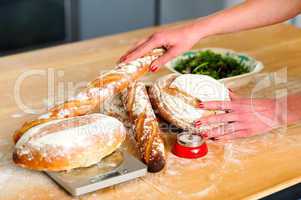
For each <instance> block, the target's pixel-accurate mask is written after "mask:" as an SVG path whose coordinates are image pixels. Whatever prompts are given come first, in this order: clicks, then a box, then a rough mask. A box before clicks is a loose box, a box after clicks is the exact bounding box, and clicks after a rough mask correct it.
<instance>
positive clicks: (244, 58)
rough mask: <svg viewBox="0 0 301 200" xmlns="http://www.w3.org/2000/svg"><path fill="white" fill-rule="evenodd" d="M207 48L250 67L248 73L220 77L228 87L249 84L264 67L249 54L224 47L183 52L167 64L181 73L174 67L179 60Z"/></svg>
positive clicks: (172, 69) (170, 68) (173, 70)
mask: <svg viewBox="0 0 301 200" xmlns="http://www.w3.org/2000/svg"><path fill="white" fill-rule="evenodd" d="M205 50H211V51H213V52H215V53H219V54H221V55H225V56H230V57H232V58H234V59H236V60H237V61H239V62H241V63H243V64H245V66H246V67H248V69H249V71H250V72H248V73H244V74H241V75H237V76H232V77H228V78H222V79H219V81H220V82H222V83H224V84H225V85H226V86H227V87H228V88H236V87H241V86H243V85H246V84H248V83H249V82H250V81H251V80H252V77H253V76H254V75H255V74H257V73H259V72H260V71H262V70H263V68H264V66H263V64H262V62H260V61H258V60H256V59H255V58H253V57H251V56H249V55H247V54H244V53H239V52H236V51H233V50H231V49H223V48H202V49H196V50H191V51H187V52H185V53H184V54H182V55H180V56H178V57H176V58H174V59H173V60H171V61H169V62H168V63H166V64H165V66H166V67H167V68H168V69H169V70H171V71H172V72H175V73H177V74H181V73H180V72H178V71H176V70H175V69H174V67H175V64H176V63H177V62H178V61H179V60H182V59H187V58H190V57H192V56H194V55H195V53H196V52H200V51H205Z"/></svg>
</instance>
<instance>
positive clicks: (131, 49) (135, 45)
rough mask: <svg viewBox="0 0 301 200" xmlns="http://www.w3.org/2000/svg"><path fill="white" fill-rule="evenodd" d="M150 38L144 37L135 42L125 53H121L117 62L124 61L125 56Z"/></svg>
mask: <svg viewBox="0 0 301 200" xmlns="http://www.w3.org/2000/svg"><path fill="white" fill-rule="evenodd" d="M149 39H150V37H147V38H144V39H142V40H140V41H138V42H136V43H135V44H134V45H133V46H132V47H131V48H130V49H129V50H128V51H127V52H126V53H125V54H123V55H122V56H121V57H120V59H119V61H118V62H119V63H120V62H124V61H125V60H126V58H127V56H128V55H129V54H130V53H132V52H133V51H135V50H136V49H137V48H138V47H139V46H141V45H142V44H143V43H145V42H147V41H148V40H149Z"/></svg>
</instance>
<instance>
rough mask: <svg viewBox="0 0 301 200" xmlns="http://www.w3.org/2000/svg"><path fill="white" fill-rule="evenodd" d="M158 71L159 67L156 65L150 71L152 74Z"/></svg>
mask: <svg viewBox="0 0 301 200" xmlns="http://www.w3.org/2000/svg"><path fill="white" fill-rule="evenodd" d="M157 69H158V66H156V65H153V66H151V68H150V70H151V71H152V72H155V71H157Z"/></svg>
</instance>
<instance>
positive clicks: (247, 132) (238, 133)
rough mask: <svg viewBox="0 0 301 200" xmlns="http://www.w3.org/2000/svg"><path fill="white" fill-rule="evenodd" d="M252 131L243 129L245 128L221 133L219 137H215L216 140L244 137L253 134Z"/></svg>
mask: <svg viewBox="0 0 301 200" xmlns="http://www.w3.org/2000/svg"><path fill="white" fill-rule="evenodd" d="M253 135H254V133H253V132H252V131H251V130H248V129H245V130H239V131H236V132H233V133H230V134H226V135H222V136H220V137H216V138H215V139H217V140H232V139H236V138H245V137H250V136H253Z"/></svg>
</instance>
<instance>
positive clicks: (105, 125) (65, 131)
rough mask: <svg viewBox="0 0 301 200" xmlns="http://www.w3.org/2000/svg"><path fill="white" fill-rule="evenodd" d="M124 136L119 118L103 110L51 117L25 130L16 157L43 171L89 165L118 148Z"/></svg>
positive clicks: (27, 165)
mask: <svg viewBox="0 0 301 200" xmlns="http://www.w3.org/2000/svg"><path fill="white" fill-rule="evenodd" d="M125 136H126V130H125V128H124V126H123V124H122V123H121V122H120V121H118V120H117V119H115V118H112V117H109V116H106V115H102V114H91V115H85V116H78V117H73V118H66V119H59V120H54V121H49V122H46V123H44V124H41V125H38V126H35V127H33V128H32V129H30V130H29V131H27V132H25V133H24V135H23V136H22V137H21V138H20V139H19V140H18V142H17V144H16V145H15V149H14V152H13V161H14V163H15V164H17V165H19V166H21V167H25V168H29V169H34V170H43V171H62V170H70V169H74V168H79V167H88V166H90V165H93V164H96V163H97V162H99V161H100V160H101V159H102V158H103V157H105V156H107V155H109V154H111V153H112V152H113V151H115V150H116V149H117V148H118V147H119V146H120V145H121V144H122V142H123V141H124V139H125Z"/></svg>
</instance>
